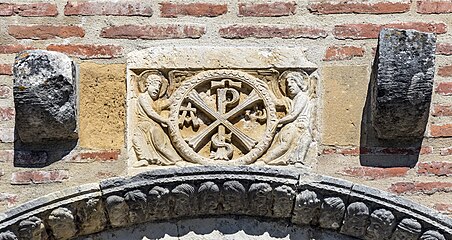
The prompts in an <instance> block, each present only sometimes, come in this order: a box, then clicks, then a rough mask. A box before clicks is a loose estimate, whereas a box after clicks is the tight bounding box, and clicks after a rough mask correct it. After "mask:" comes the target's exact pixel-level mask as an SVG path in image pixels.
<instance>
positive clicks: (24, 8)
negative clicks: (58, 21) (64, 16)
mask: <svg viewBox="0 0 452 240" xmlns="http://www.w3.org/2000/svg"><path fill="white" fill-rule="evenodd" d="M16 14H17V15H19V16H23V17H54V16H56V15H58V10H57V7H56V5H55V4H52V3H29V4H11V3H0V16H12V15H16Z"/></svg>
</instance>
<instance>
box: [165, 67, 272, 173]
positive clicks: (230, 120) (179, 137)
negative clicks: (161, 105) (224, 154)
mask: <svg viewBox="0 0 452 240" xmlns="http://www.w3.org/2000/svg"><path fill="white" fill-rule="evenodd" d="M226 82H227V83H226ZM217 89H220V90H217ZM215 91H217V92H216V93H215ZM221 91H223V93H224V92H225V91H226V92H227V91H230V92H231V93H234V94H232V95H235V99H234V96H232V97H231V96H230V95H231V94H229V95H227V94H226V93H224V96H223V98H222V99H223V102H222V100H221V99H220V97H219V96H220V94H219V93H220V92H221ZM206 92H207V93H212V94H211V95H210V98H211V103H210V105H209V100H208V99H209V96H207V97H206ZM237 94H238V95H237ZM207 95H209V94H207ZM212 96H215V97H212ZM237 96H238V97H237ZM206 99H207V100H206ZM231 99H232V100H231ZM235 100H236V101H235ZM233 101H235V102H234V103H235V105H233V106H230V107H228V104H230V105H232V104H231V103H232V102H233ZM253 106H256V107H257V108H261V112H265V119H264V121H263V124H262V126H261V127H262V130H263V131H262V134H261V135H260V136H259V137H254V138H253V137H250V135H249V134H247V133H246V131H243V126H242V125H241V123H239V122H240V119H243V116H244V111H246V110H249V109H250V108H252V107H253ZM190 107H191V108H190ZM188 108H190V109H192V110H191V111H196V112H197V114H200V113H201V112H202V114H204V116H208V117H204V119H207V123H206V121H204V122H203V123H204V125H203V128H202V127H200V129H195V130H193V129H192V130H191V133H192V135H191V136H190V137H187V136H186V135H184V133H183V132H182V129H181V128H183V126H181V120H182V121H183V119H181V112H183V111H184V110H187V109H188ZM208 118H209V119H208ZM234 119H235V120H234ZM237 119H238V120H237ZM277 121H278V119H277V116H276V109H275V104H274V100H273V98H272V96H271V94H270V92H269V90H268V87H267V85H266V84H265V83H264V82H263V81H262V80H260V79H258V78H256V77H253V76H251V75H249V74H247V73H244V72H241V71H237V70H208V71H204V72H201V73H199V74H197V75H195V76H194V77H192V78H191V79H189V80H187V81H185V82H183V83H182V85H181V86H180V87H179V88H178V89H177V90H176V91H175V92H174V94H173V95H172V104H171V106H170V114H169V136H170V138H171V140H172V142H173V145H174V147H175V148H176V149H177V151H178V152H179V153H180V154H181V156H182V157H183V158H184V159H186V160H187V161H190V162H193V163H198V164H206V165H208V164H227V165H243V164H251V163H253V162H255V161H256V160H257V158H259V157H260V156H261V155H262V154H263V153H264V152H265V151H266V150H267V149H268V147H269V146H270V144H271V142H272V140H273V137H274V134H275V125H276V124H277ZM241 127H242V128H241ZM185 129H187V128H185ZM225 131H226V132H227V133H225ZM220 132H222V134H223V135H225V134H229V136H232V139H233V141H229V143H226V142H223V143H224V144H225V145H227V144H230V145H235V144H237V142H238V143H239V144H241V145H240V149H241V151H238V150H237V149H239V147H237V146H234V148H235V153H234V156H233V157H230V159H221V158H220V159H218V158H215V157H212V156H207V155H206V154H204V155H203V154H200V151H201V150H200V149H202V148H203V149H206V148H208V145H209V144H208V142H210V141H212V142H211V144H213V141H214V140H213V139H214V136H215V135H220ZM254 132H256V131H254ZM223 141H224V138H223ZM206 146H207V147H206ZM243 149H244V150H243ZM237 152H239V153H237ZM231 156H232V154H231Z"/></svg>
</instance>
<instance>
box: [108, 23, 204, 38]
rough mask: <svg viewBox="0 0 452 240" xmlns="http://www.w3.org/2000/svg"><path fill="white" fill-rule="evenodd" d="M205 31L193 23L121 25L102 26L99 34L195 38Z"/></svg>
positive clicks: (122, 36)
mask: <svg viewBox="0 0 452 240" xmlns="http://www.w3.org/2000/svg"><path fill="white" fill-rule="evenodd" d="M205 33H206V29H205V27H204V26H202V25H194V24H192V25H186V24H168V25H123V26H113V27H107V28H104V29H102V33H101V34H100V36H101V37H103V38H122V39H180V38H194V39H196V38H200V37H201V36H202V35H204V34H205Z"/></svg>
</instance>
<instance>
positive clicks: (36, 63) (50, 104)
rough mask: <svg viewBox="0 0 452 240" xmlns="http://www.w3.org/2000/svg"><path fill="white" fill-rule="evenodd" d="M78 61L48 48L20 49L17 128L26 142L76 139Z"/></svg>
mask: <svg viewBox="0 0 452 240" xmlns="http://www.w3.org/2000/svg"><path fill="white" fill-rule="evenodd" d="M76 101H77V97H76V80H75V64H74V62H73V61H72V60H71V59H70V58H69V57H68V56H66V55H64V54H62V53H58V52H51V51H44V50H29V51H24V52H22V53H20V54H19V55H18V56H17V57H16V60H15V62H14V103H15V108H16V130H17V133H18V135H19V138H20V140H21V141H22V142H24V143H30V144H42V143H43V142H49V141H66V140H76V139H77V138H78V134H77V109H76Z"/></svg>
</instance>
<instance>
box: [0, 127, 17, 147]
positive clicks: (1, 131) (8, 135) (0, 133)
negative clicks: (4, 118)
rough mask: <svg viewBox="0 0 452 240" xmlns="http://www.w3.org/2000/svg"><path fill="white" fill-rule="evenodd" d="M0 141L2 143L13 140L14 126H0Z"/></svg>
mask: <svg viewBox="0 0 452 240" xmlns="http://www.w3.org/2000/svg"><path fill="white" fill-rule="evenodd" d="M0 142H3V143H12V142H14V128H12V127H0Z"/></svg>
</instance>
